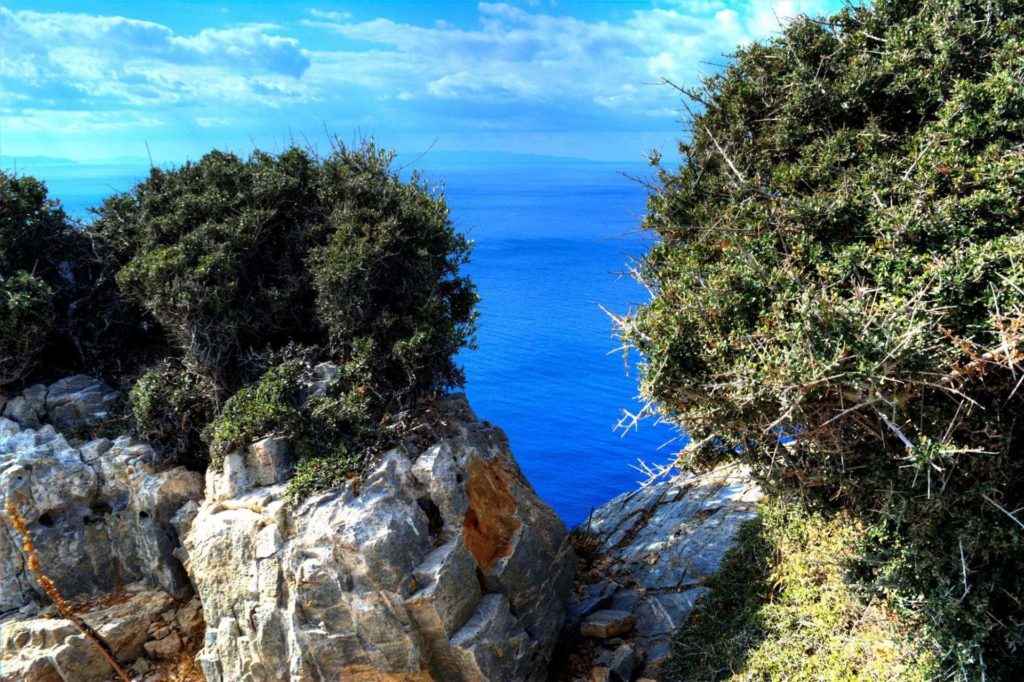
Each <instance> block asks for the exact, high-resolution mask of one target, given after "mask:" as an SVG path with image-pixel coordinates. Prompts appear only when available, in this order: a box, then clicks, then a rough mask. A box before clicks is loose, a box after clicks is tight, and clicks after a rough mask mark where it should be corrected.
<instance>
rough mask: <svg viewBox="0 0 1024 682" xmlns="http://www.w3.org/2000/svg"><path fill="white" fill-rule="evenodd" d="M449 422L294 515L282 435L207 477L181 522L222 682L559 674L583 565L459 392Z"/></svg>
mask: <svg viewBox="0 0 1024 682" xmlns="http://www.w3.org/2000/svg"><path fill="white" fill-rule="evenodd" d="M438 415H439V416H438V419H437V423H440V424H441V425H442V427H441V428H437V426H436V424H435V426H434V427H433V428H434V429H435V431H434V432H435V435H436V438H434V439H433V440H434V442H433V444H432V445H430V446H429V447H427V448H425V449H419V448H412V447H404V448H401V449H395V450H391V451H389V452H387V453H386V454H384V455H383V456H382V457H381V458H380V459H379V460H378V461H377V462H376V463H375V464H374V465H373V466H372V467H371V469H370V471H368V472H367V474H366V475H364V476H363V477H362V478H361V480H360V482H359V484H358V485H349V486H347V487H345V488H343V489H341V490H338V491H334V492H331V493H328V494H323V495H319V496H315V497H313V498H311V499H309V500H307V501H306V502H304V503H303V504H301V505H300V506H298V507H297V508H294V509H291V508H289V507H287V506H286V505H285V504H284V501H283V494H284V490H285V480H286V476H287V472H288V471H289V469H290V466H289V464H290V463H289V461H288V459H289V456H290V455H289V451H288V448H287V445H286V444H281V443H267V442H262V441H261V442H260V443H257V444H254V445H253V446H251V447H250V448H248V449H247V450H246V451H244V452H238V453H234V454H232V455H229V456H228V457H227V458H226V461H225V465H224V468H223V470H222V471H220V472H208V473H207V485H206V490H207V498H206V499H205V500H204V501H203V503H202V505H201V506H200V507H199V509H198V511H197V513H195V515H194V517H192V518H191V520H190V521H189V520H185V521H182V524H183V525H182V530H183V532H184V543H183V544H184V550H185V555H186V558H185V565H186V568H187V569H188V571H189V574H190V575H191V576H192V579H193V581H194V582H195V585H196V588H197V590H198V594H199V597H200V598H201V600H202V604H203V611H204V613H205V616H206V622H207V630H206V639H205V645H204V648H203V649H202V651H201V652H200V654H199V661H200V664H201V665H202V668H203V671H204V673H205V675H206V678H207V680H208V681H209V682H236V681H239V682H261V681H264V680H285V679H287V680H337V679H343V680H352V681H359V680H430V679H435V680H445V681H452V682H458V681H460V680H467V681H468V680H494V681H500V680H508V681H513V680H515V681H517V682H518V681H520V680H542V679H545V677H546V675H547V665H548V661H549V657H550V655H551V651H552V648H553V647H554V644H555V641H556V639H557V636H558V633H559V631H560V629H561V627H562V624H563V620H564V616H565V600H566V599H567V598H568V595H569V591H570V587H571V584H572V580H573V575H574V570H575V556H574V554H573V550H572V548H571V545H570V543H569V540H568V535H567V533H566V530H565V526H564V525H563V523H562V521H561V520H560V519H559V518H558V517H557V515H556V514H555V513H554V511H553V510H552V509H551V508H550V507H548V506H547V505H546V504H545V503H543V502H542V501H541V500H540V499H539V498H538V497H537V496H536V494H535V493H534V491H533V489H532V487H531V486H530V485H529V483H528V482H527V481H526V479H525V478H524V477H523V474H522V472H521V471H520V470H519V467H518V466H517V464H516V462H515V460H514V458H513V457H512V454H511V452H510V451H509V447H508V441H507V439H506V437H505V435H504V434H503V433H502V432H501V431H500V430H499V429H496V428H495V427H493V426H491V425H490V424H488V423H486V422H482V421H478V420H477V419H476V417H475V416H474V415H473V413H472V411H471V410H470V408H469V406H468V404H467V403H466V402H465V399H464V398H463V397H462V396H453V397H449V398H447V399H445V400H444V401H442V402H441V404H440V405H439V406H438ZM190 516H191V515H190Z"/></svg>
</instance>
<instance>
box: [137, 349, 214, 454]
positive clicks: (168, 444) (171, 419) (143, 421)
mask: <svg viewBox="0 0 1024 682" xmlns="http://www.w3.org/2000/svg"><path fill="white" fill-rule="evenodd" d="M128 402H129V405H130V407H131V412H132V416H133V417H134V418H135V430H136V433H137V434H138V435H139V436H140V437H141V438H144V439H146V440H147V441H149V442H150V443H152V444H154V445H156V446H158V447H159V448H160V450H161V451H162V454H164V455H165V456H167V457H169V458H171V459H173V460H176V461H181V462H183V463H185V464H188V465H191V466H194V467H201V466H202V465H203V464H205V457H199V456H197V453H200V452H202V451H203V450H204V449H205V448H204V441H203V438H202V436H203V429H204V428H205V427H206V425H207V424H208V423H209V421H210V420H211V419H212V418H213V417H214V416H215V415H216V414H217V407H218V401H217V392H216V387H215V386H213V384H212V382H210V380H209V379H207V378H206V377H204V376H202V375H200V374H196V373H195V372H192V371H189V370H188V369H187V368H186V367H183V366H181V364H180V363H177V362H174V361H173V360H169V359H168V360H164V361H162V362H160V363H159V364H157V365H156V366H155V367H153V368H151V369H150V370H148V371H147V372H145V373H144V374H143V375H142V376H141V377H139V379H138V380H137V381H136V382H135V383H134V385H133V386H132V388H131V391H129V393H128Z"/></svg>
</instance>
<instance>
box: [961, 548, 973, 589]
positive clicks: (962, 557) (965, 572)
mask: <svg viewBox="0 0 1024 682" xmlns="http://www.w3.org/2000/svg"><path fill="white" fill-rule="evenodd" d="M960 566H961V568H962V569H963V574H964V595H963V596H962V597H960V601H963V600H964V599H966V598H967V593H968V592H970V591H971V588H970V587H968V586H967V561H966V560H965V559H964V540H963V538H960Z"/></svg>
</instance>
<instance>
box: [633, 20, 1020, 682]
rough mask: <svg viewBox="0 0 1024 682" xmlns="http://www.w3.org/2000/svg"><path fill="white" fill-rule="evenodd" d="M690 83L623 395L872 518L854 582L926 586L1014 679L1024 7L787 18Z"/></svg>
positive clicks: (706, 451)
mask: <svg viewBox="0 0 1024 682" xmlns="http://www.w3.org/2000/svg"><path fill="white" fill-rule="evenodd" d="M686 94H687V96H688V98H689V99H690V100H691V101H694V102H696V106H697V108H698V110H699V113H697V114H696V115H694V116H693V117H692V131H691V135H690V137H689V139H688V140H687V141H686V142H684V143H682V144H681V145H680V151H681V153H682V155H683V158H684V163H683V165H682V166H681V167H680V168H678V170H675V171H672V170H662V171H661V172H660V187H659V190H658V191H657V192H655V193H654V194H653V195H652V196H651V197H650V200H649V205H648V209H649V213H648V216H647V218H646V223H645V224H646V227H647V228H648V229H649V230H651V231H653V232H654V233H656V234H657V236H658V238H659V239H658V242H657V244H656V245H655V246H653V247H652V248H651V249H650V251H649V253H647V254H646V255H645V256H644V257H643V259H642V263H641V267H640V269H639V276H640V279H641V280H642V281H643V283H644V284H645V285H647V286H648V287H649V288H650V289H651V290H652V291H653V292H654V296H653V299H652V300H651V301H650V302H649V303H648V304H646V305H644V306H641V307H640V308H639V309H637V310H636V311H634V313H632V314H630V315H628V316H626V317H625V318H624V319H623V320H622V324H623V335H624V337H625V338H626V340H628V341H629V342H630V343H631V344H633V345H634V346H635V347H636V348H637V349H639V350H640V351H641V353H642V354H643V356H644V358H645V360H644V362H643V364H642V367H641V372H642V379H641V386H642V392H643V394H644V395H645V396H646V397H647V398H648V399H649V400H650V401H651V408H652V410H655V411H657V412H659V413H661V414H662V415H663V416H665V417H667V418H669V419H670V420H672V421H674V422H676V423H677V424H679V425H680V426H682V427H683V428H684V429H686V431H687V432H688V433H689V434H690V435H691V437H692V438H693V442H694V445H693V446H692V447H690V448H689V449H688V450H687V451H686V453H685V455H686V459H687V460H688V461H689V462H690V463H700V462H703V461H707V460H709V459H716V458H721V457H727V456H728V457H733V456H737V457H739V458H741V459H744V460H747V461H749V462H751V463H752V464H754V465H755V466H756V467H757V469H758V470H759V471H760V472H761V473H762V474H763V475H764V476H765V477H766V479H767V480H770V481H772V482H774V483H775V484H777V485H783V486H789V485H796V486H797V487H799V489H800V490H801V492H802V493H803V494H804V495H805V497H806V498H807V499H808V500H824V501H828V503H829V504H842V505H845V506H847V507H848V508H850V509H855V510H858V511H860V512H862V513H864V514H865V515H867V516H869V517H870V518H871V519H872V523H873V524H874V528H875V530H874V536H875V537H876V539H877V543H876V546H875V547H874V549H873V550H872V551H873V552H874V555H873V556H872V561H874V562H875V563H874V564H873V566H874V569H873V570H872V571H870V573H871V575H872V579H874V580H876V581H877V584H878V585H881V586H885V587H886V589H892V590H894V591H896V592H898V593H899V594H903V595H905V596H906V597H907V598H908V599H909V600H911V601H915V600H917V599H919V596H920V595H922V594H923V595H925V601H926V602H927V603H926V604H924V608H925V609H926V611H927V613H928V615H929V617H930V619H931V622H932V624H933V626H934V628H935V632H936V633H937V636H938V637H939V641H940V646H941V647H943V651H942V653H943V654H944V655H946V656H947V661H949V662H955V663H956V664H957V665H959V666H961V670H968V669H971V667H972V666H973V669H975V670H978V669H981V668H982V667H983V666H984V665H987V666H988V669H989V674H990V675H991V674H992V673H994V672H1002V673H1004V674H1007V675H1009V672H1007V671H1009V670H1015V669H1016V668H1015V666H1016V665H1018V664H1019V663H1013V661H1018V662H1019V661H1020V660H1021V656H1020V647H1022V646H1024V578H1022V576H1024V528H1022V527H1021V526H1020V525H1018V524H1017V523H1015V521H1014V519H1012V518H1010V517H1009V513H1012V512H1013V511H1014V510H1019V509H1020V508H1021V507H1022V506H1024V493H1022V491H1024V457H1022V452H1021V448H1022V445H1021V436H1022V434H1021V430H1022V424H1024V420H1022V416H1024V388H1022V386H1021V377H1022V376H1024V345H1022V344H1024V229H1022V225H1024V4H1022V3H1020V2H1018V1H1014V0H991V1H987V2H982V1H972V2H952V1H951V0H884V1H880V2H878V3H876V5H875V6H874V7H871V8H867V7H849V8H847V9H844V10H843V11H841V12H840V13H838V14H837V15H835V16H833V17H830V18H827V19H823V20H817V19H810V18H803V19H798V20H796V21H794V22H793V23H792V24H791V25H790V26H789V27H788V28H787V29H786V30H785V31H784V33H783V34H782V35H781V36H780V37H778V38H776V39H773V40H770V41H768V42H765V43H758V44H753V45H751V46H749V47H745V48H743V49H741V50H740V51H739V52H738V53H737V54H736V55H735V59H734V60H733V61H732V63H731V65H730V66H729V67H728V68H727V69H726V70H725V72H724V73H722V74H721V75H718V76H714V77H711V78H709V79H707V80H706V81H705V82H704V84H703V86H702V87H700V88H698V89H696V90H693V91H688V92H687V93H686ZM1000 508H1002V509H1000ZM879 512H880V513H879ZM1007 512H1009V513H1007ZM1022 516H1024V515H1020V514H1018V516H1017V517H1016V518H1017V519H1019V520H1020V521H1024V518H1022ZM915 603H916V601H915Z"/></svg>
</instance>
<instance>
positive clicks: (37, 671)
mask: <svg viewBox="0 0 1024 682" xmlns="http://www.w3.org/2000/svg"><path fill="white" fill-rule="evenodd" d="M173 604H174V601H173V600H172V599H171V597H170V596H169V595H168V594H167V593H165V592H164V591H163V590H160V589H146V588H143V587H142V586H140V585H133V586H129V587H127V588H124V589H122V590H119V591H117V592H116V593H115V594H113V595H110V596H108V598H106V599H104V600H101V601H98V602H97V603H95V604H93V605H90V604H89V603H86V604H85V606H84V607H81V606H80V607H79V609H78V611H79V615H81V616H82V618H83V619H84V620H85V621H86V622H87V623H89V625H91V626H92V627H93V628H95V629H96V630H97V631H98V632H99V633H100V635H101V636H102V637H103V639H104V640H106V642H107V643H108V644H110V647H111V649H112V650H113V651H114V654H115V655H116V656H117V658H118V660H120V661H122V662H126V661H134V660H135V659H137V658H139V657H140V656H142V655H143V652H144V647H145V645H146V636H147V635H146V633H147V631H148V629H149V627H150V625H151V624H153V623H154V622H159V620H160V617H161V614H163V613H165V612H166V611H167V610H168V609H171V608H172V607H173ZM179 641H180V640H179ZM112 674H113V672H112V670H111V668H110V665H109V664H108V663H107V662H106V661H105V660H104V659H103V657H102V655H101V654H100V653H99V652H98V651H97V650H96V648H95V646H94V645H93V644H92V643H91V642H90V641H88V640H87V639H86V638H85V636H84V635H83V634H82V633H81V632H79V630H78V629H77V628H76V627H75V626H74V625H73V624H72V623H71V622H70V621H67V620H64V619H62V618H52V617H51V618H47V617H40V618H29V619H20V620H19V619H15V618H12V617H8V618H7V619H5V620H0V682H50V681H60V682H64V681H65V680H75V682H106V681H107V680H110V679H111V676H112Z"/></svg>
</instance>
